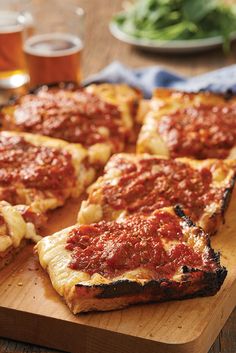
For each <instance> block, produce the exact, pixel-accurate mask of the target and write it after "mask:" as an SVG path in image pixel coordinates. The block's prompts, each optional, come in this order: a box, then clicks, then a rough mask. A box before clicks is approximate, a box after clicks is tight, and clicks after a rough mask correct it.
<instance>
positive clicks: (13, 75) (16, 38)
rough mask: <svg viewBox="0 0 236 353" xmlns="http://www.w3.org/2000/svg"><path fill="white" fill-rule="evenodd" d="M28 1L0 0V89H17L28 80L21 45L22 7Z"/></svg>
mask: <svg viewBox="0 0 236 353" xmlns="http://www.w3.org/2000/svg"><path fill="white" fill-rule="evenodd" d="M26 3H29V1H24V0H19V1H17V0H0V89H11V88H17V87H20V86H22V85H24V84H25V83H26V82H27V80H28V75H27V74H26V71H25V60H24V53H23V50H22V45H23V38H22V33H23V28H24V24H22V22H21V21H20V11H21V10H22V6H26Z"/></svg>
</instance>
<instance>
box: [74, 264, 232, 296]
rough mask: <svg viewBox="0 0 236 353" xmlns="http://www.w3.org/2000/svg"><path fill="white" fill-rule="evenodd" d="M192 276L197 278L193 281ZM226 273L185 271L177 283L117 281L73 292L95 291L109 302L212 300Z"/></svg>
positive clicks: (222, 270) (222, 269) (219, 269)
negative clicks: (136, 299)
mask: <svg viewBox="0 0 236 353" xmlns="http://www.w3.org/2000/svg"><path fill="white" fill-rule="evenodd" d="M194 273H195V274H196V275H197V276H198V277H197V279H196V280H195V276H194ZM226 275H227V270H226V269H225V267H219V268H218V269H217V270H216V271H214V272H203V271H198V270H195V269H188V272H187V273H186V274H183V276H182V280H181V281H180V282H176V281H172V280H169V279H160V280H150V281H148V282H147V283H145V284H141V283H138V282H134V281H130V280H119V281H116V282H113V283H109V284H104V283H102V284H100V285H98V284H97V285H83V284H76V288H86V289H88V290H89V291H91V292H93V291H94V296H93V297H95V298H97V299H111V298H118V297H132V296H137V297H140V298H141V300H140V301H142V298H148V300H151V301H166V300H172V299H187V298H194V297H197V296H211V295H214V294H216V293H217V292H218V291H219V289H220V287H221V286H222V284H223V282H224V280H225V277H226Z"/></svg>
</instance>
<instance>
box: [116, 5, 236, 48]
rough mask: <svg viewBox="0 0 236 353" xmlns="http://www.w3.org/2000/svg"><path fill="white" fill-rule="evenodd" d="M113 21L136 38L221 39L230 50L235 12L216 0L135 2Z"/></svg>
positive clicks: (235, 27)
mask: <svg viewBox="0 0 236 353" xmlns="http://www.w3.org/2000/svg"><path fill="white" fill-rule="evenodd" d="M114 21H115V22H116V23H117V25H118V26H119V27H120V28H121V29H122V30H123V31H124V32H125V33H127V34H129V35H131V36H134V37H136V38H145V39H152V40H168V41H170V40H181V39H201V38H210V37H214V36H222V37H223V40H224V49H225V50H229V43H230V34H231V33H232V32H233V31H236V9H235V7H233V6H226V5H224V4H223V3H222V1H221V2H220V1H219V0H136V1H135V2H134V4H133V5H132V6H131V7H130V8H129V10H128V11H126V12H123V13H120V14H118V15H116V16H115V17H114Z"/></svg>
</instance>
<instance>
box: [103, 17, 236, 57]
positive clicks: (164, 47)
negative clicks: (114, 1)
mask: <svg viewBox="0 0 236 353" xmlns="http://www.w3.org/2000/svg"><path fill="white" fill-rule="evenodd" d="M109 28H110V31H111V33H112V35H113V36H114V37H115V38H117V39H119V40H121V41H122V42H125V43H128V44H131V45H134V46H136V47H139V48H142V49H145V50H149V51H155V52H162V53H193V52H197V51H204V50H209V49H211V48H215V47H219V46H221V45H222V43H223V39H222V37H221V36H217V37H211V38H204V39H192V40H190V39H189V40H172V41H166V40H162V41H161V40H150V39H143V38H142V39H141V38H135V37H133V36H130V35H128V34H126V33H125V32H123V31H122V30H121V29H120V27H119V26H118V25H117V24H116V23H115V22H113V21H112V22H111V23H110V25H109ZM234 39H236V32H234V33H232V34H231V40H234Z"/></svg>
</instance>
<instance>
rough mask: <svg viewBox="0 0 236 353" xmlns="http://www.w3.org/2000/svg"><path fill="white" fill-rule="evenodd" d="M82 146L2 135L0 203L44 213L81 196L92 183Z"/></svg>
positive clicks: (31, 136) (0, 145) (25, 134)
mask: <svg viewBox="0 0 236 353" xmlns="http://www.w3.org/2000/svg"><path fill="white" fill-rule="evenodd" d="M87 159H88V155H87V151H86V150H85V149H84V148H83V147H82V146H81V145H79V144H70V143H67V142H65V141H62V140H59V139H52V138H49V137H45V136H40V135H33V134H27V133H14V132H6V131H4V132H0V200H5V201H8V202H10V203H11V204H13V205H19V204H23V205H28V206H31V209H32V211H34V212H39V213H44V212H46V211H47V210H49V209H54V208H56V207H58V206H61V205H63V204H64V203H65V200H66V199H67V198H69V197H77V196H79V195H80V194H81V193H82V192H83V191H84V189H85V187H86V186H87V185H88V184H89V183H91V182H92V180H93V178H94V175H95V171H94V170H93V169H92V168H91V167H89V166H88V163H87Z"/></svg>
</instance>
